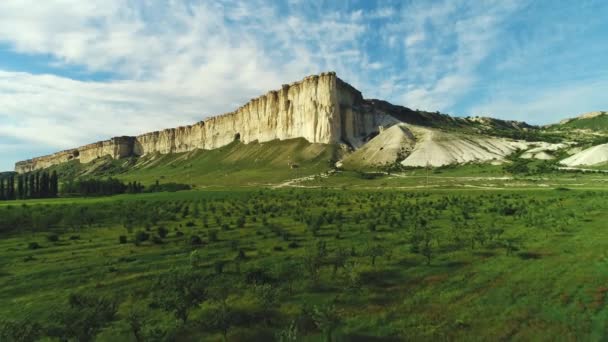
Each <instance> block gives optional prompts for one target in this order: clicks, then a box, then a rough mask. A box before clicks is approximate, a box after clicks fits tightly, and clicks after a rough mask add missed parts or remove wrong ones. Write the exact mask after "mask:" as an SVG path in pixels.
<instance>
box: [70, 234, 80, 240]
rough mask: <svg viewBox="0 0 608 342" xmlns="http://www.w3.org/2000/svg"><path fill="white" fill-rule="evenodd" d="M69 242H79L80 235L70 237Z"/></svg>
mask: <svg viewBox="0 0 608 342" xmlns="http://www.w3.org/2000/svg"><path fill="white" fill-rule="evenodd" d="M70 240H72V241H74V240H80V235H72V236H70Z"/></svg>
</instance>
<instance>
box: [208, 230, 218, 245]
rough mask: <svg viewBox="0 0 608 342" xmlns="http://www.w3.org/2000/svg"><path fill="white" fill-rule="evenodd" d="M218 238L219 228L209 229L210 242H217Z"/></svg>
mask: <svg viewBox="0 0 608 342" xmlns="http://www.w3.org/2000/svg"><path fill="white" fill-rule="evenodd" d="M217 240H218V238H217V230H210V231H209V242H217Z"/></svg>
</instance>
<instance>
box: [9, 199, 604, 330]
mask: <svg viewBox="0 0 608 342" xmlns="http://www.w3.org/2000/svg"><path fill="white" fill-rule="evenodd" d="M607 195H608V193H606V192H589V191H575V190H571V191H563V190H544V191H543V190H540V191H538V190H537V191H527V192H521V191H520V192H508V191H495V192H494V191H468V192H461V191H448V190H442V191H434V192H421V191H413V192H394V191H393V192H387V191H322V190H280V191H268V190H266V191H258V190H249V191H207V192H181V193H171V194H168V193H162V194H147V195H132V196H117V197H113V198H99V199H90V200H86V201H80V200H77V199H69V201H71V202H70V203H71V204H66V203H67V202H66V201H68V199H58V200H44V201H45V202H44V203H45V204H44V205H27V206H15V205H0V223H1V225H0V232H2V233H1V234H2V240H0V260H2V263H1V264H0V287H1V288H2V289H3V291H2V292H0V302H2V303H3V305H2V306H1V307H0V317H2V320H3V321H6V320H9V321H10V322H5V323H3V324H1V325H0V336H2V337H3V338H5V339H6V338H7V337H6V336H9V338H8V340H10V336H14V335H8V334H17V333H24V331H26V332H29V333H31V334H32V335H30V336H33V335H36V336H42V335H50V336H59V337H62V338H76V339H79V340H87V339H92V338H95V336H96V339H97V340H98V341H117V340H120V341H135V340H136V339H137V338H138V337H139V338H140V340H180V341H201V340H203V341H206V340H210V341H216V340H218V339H220V338H221V337H222V335H224V336H225V337H227V338H228V340H273V339H275V338H276V339H278V337H279V336H283V337H285V336H292V337H293V336H296V337H297V338H298V339H300V340H311V341H313V340H314V341H316V340H319V339H321V338H322V337H323V336H325V337H326V338H327V337H328V338H334V339H341V340H370V339H373V338H374V337H376V338H384V339H409V340H454V339H458V340H470V339H479V340H501V339H520V340H539V339H541V340H555V339H565V340H574V339H580V340H600V339H602V338H605V337H606V336H605V333H606V331H607V328H608V326H607V325H606V324H607V323H606V322H608V311H607V309H606V307H607V306H606V301H607V300H608V298H607V297H606V296H607V294H608V291H607V290H606V285H605V284H606V281H608V272H606V271H605V269H606V268H605V267H602V265H603V263H604V262H605V259H606V258H605V254H606V253H605V244H604V243H603V241H606V238H608V236H606V231H605V229H603V228H604V226H605V221H606V212H607V209H608V197H607ZM39 201H42V200H39ZM30 203H36V202H30ZM183 289H187V291H184V290H183ZM76 318H78V319H76ZM62 322H63V323H62ZM68 322H69V323H70V324H69V325H65V323H68ZM93 323H94V325H93ZM62 324H63V325H62ZM86 324H90V328H87V329H84V328H83V327H84V326H87V327H88V325H86ZM2 334H4V335H2Z"/></svg>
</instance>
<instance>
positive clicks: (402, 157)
mask: <svg viewBox="0 0 608 342" xmlns="http://www.w3.org/2000/svg"><path fill="white" fill-rule="evenodd" d="M566 146H567V145H566V144H549V143H544V142H534V143H530V142H525V141H519V140H512V139H505V138H498V137H490V136H484V135H477V134H465V133H460V132H452V131H444V130H439V129H433V128H427V127H421V126H416V125H410V124H405V123H400V124H396V125H393V126H391V127H389V128H386V129H384V130H383V131H382V132H381V133H380V134H379V135H378V136H376V137H374V138H373V139H371V140H370V141H368V142H367V143H365V144H364V145H363V146H361V147H360V148H359V149H357V150H355V151H354V152H353V153H351V154H350V155H348V156H347V157H346V158H345V159H344V160H343V161H342V165H345V166H371V167H373V166H382V165H387V164H393V163H395V162H399V163H401V164H402V165H404V166H413V167H424V166H443V165H450V164H466V163H476V162H479V163H482V162H491V163H497V164H500V163H503V162H505V157H507V156H508V155H510V154H512V153H513V152H515V151H517V150H528V151H527V152H526V153H525V154H524V155H525V158H535V159H551V158H553V156H552V155H551V154H550V152H551V151H556V150H558V149H562V148H565V147H566Z"/></svg>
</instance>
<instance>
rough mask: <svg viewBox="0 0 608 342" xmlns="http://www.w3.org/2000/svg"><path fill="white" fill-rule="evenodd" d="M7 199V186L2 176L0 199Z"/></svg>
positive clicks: (0, 178) (0, 179) (0, 180)
mask: <svg viewBox="0 0 608 342" xmlns="http://www.w3.org/2000/svg"><path fill="white" fill-rule="evenodd" d="M4 200H6V188H5V187H4V178H2V177H0V201H4Z"/></svg>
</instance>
